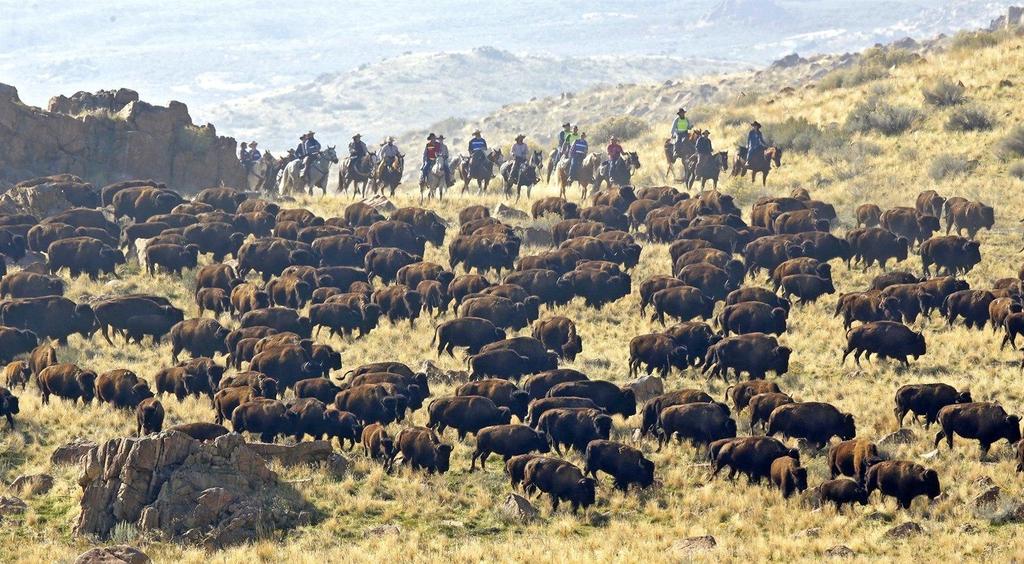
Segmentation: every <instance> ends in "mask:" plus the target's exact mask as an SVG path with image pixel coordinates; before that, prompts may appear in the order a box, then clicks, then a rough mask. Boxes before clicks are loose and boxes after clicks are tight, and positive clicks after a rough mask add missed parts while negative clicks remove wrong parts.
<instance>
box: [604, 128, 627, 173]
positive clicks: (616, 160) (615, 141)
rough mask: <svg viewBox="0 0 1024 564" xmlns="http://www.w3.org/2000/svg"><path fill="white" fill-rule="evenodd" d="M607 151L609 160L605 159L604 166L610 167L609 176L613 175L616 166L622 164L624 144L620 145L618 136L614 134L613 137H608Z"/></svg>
mask: <svg viewBox="0 0 1024 564" xmlns="http://www.w3.org/2000/svg"><path fill="white" fill-rule="evenodd" d="M606 152H607V153H608V160H607V161H605V165H604V166H606V167H608V176H609V177H611V176H612V173H614V172H615V167H617V166H619V165H621V164H622V152H623V151H622V145H619V138H618V137H616V136H614V135H612V136H611V138H609V139H608V148H607V149H606Z"/></svg>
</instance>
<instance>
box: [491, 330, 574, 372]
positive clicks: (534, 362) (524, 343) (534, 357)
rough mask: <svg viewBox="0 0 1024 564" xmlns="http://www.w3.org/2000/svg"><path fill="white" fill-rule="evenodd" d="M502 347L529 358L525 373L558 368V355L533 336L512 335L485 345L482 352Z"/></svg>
mask: <svg viewBox="0 0 1024 564" xmlns="http://www.w3.org/2000/svg"><path fill="white" fill-rule="evenodd" d="M501 349H508V350H513V351H515V352H517V353H519V355H520V356H523V357H526V358H527V359H528V361H527V363H526V370H525V372H524V374H535V373H537V372H543V371H545V370H552V369H555V368H558V355H556V354H555V353H553V352H550V351H548V350H547V348H546V347H545V346H544V343H542V342H540V341H539V340H537V339H534V338H533V337H526V336H522V337H511V338H506V339H503V340H501V341H495V342H492V343H489V344H487V345H484V346H483V347H481V348H480V352H482V353H485V352H488V351H495V350H501Z"/></svg>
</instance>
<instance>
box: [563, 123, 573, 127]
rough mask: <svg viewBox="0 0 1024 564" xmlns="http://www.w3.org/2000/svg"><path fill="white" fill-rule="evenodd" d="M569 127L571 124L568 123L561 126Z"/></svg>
mask: <svg viewBox="0 0 1024 564" xmlns="http://www.w3.org/2000/svg"><path fill="white" fill-rule="evenodd" d="M570 125H572V124H571V123H569V122H565V123H563V124H562V127H569V126H570Z"/></svg>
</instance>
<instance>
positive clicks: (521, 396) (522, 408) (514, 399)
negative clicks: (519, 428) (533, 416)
mask: <svg viewBox="0 0 1024 564" xmlns="http://www.w3.org/2000/svg"><path fill="white" fill-rule="evenodd" d="M509 399H510V402H509V403H510V406H509V409H510V410H511V411H512V414H513V415H515V416H516V417H518V418H519V420H520V421H524V420H525V419H526V413H527V411H528V410H529V407H530V394H529V393H527V392H526V391H524V390H516V391H514V392H512V395H511V397H510V398H509Z"/></svg>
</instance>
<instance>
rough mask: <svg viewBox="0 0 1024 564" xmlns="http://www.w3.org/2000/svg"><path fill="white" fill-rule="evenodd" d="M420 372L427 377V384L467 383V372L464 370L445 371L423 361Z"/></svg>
mask: <svg viewBox="0 0 1024 564" xmlns="http://www.w3.org/2000/svg"><path fill="white" fill-rule="evenodd" d="M420 372H422V373H424V374H426V375H427V381H428V382H438V383H442V384H456V383H461V382H468V381H469V372H467V371H465V370H445V369H443V368H441V367H439V366H438V365H436V364H434V363H433V361H430V360H424V361H423V364H421V365H420Z"/></svg>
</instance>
